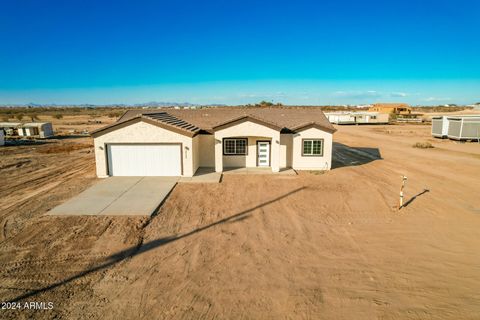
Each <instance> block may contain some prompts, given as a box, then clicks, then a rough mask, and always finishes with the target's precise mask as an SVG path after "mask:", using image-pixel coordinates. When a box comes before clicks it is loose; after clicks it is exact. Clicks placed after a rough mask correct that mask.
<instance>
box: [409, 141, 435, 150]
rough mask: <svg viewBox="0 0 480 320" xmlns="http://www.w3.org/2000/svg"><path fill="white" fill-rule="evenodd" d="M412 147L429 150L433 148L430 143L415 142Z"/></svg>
mask: <svg viewBox="0 0 480 320" xmlns="http://www.w3.org/2000/svg"><path fill="white" fill-rule="evenodd" d="M412 147H414V148H418V149H431V148H435V147H434V146H433V145H432V144H431V143H430V142H417V143H415V144H414V145H413V146H412Z"/></svg>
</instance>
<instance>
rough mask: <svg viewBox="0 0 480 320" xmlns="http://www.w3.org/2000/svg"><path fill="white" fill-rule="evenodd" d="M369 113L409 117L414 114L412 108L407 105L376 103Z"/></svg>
mask: <svg viewBox="0 0 480 320" xmlns="http://www.w3.org/2000/svg"><path fill="white" fill-rule="evenodd" d="M368 111H370V112H380V113H388V114H391V113H394V114H397V115H399V114H401V115H407V114H411V113H412V108H410V107H409V105H408V104H405V103H375V104H373V105H372V106H371V107H370V108H369V109H368Z"/></svg>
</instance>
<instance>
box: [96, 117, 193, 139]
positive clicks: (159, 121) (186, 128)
mask: <svg viewBox="0 0 480 320" xmlns="http://www.w3.org/2000/svg"><path fill="white" fill-rule="evenodd" d="M138 122H145V123H148V124H151V125H154V126H157V127H160V128H162V129H165V130H169V131H172V132H175V133H178V134H182V135H184V136H187V137H194V136H195V135H197V134H198V133H199V132H200V128H198V127H196V126H194V125H192V124H190V123H188V122H186V121H183V120H181V119H178V118H176V117H173V116H171V115H169V114H168V113H166V112H159V113H155V114H144V115H139V116H136V117H134V118H130V119H127V120H125V121H117V122H115V123H113V124H111V125H109V126H106V127H103V128H100V129H98V130H95V131H93V132H92V133H91V135H92V137H94V138H96V137H99V136H102V135H104V134H106V133H109V132H112V131H115V130H118V129H121V128H124V127H126V126H129V125H132V124H134V123H138Z"/></svg>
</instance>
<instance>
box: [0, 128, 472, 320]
mask: <svg viewBox="0 0 480 320" xmlns="http://www.w3.org/2000/svg"><path fill="white" fill-rule="evenodd" d="M429 129H430V128H429V127H428V126H415V125H404V126H348V127H340V128H339V131H338V132H337V133H336V134H335V141H336V144H335V161H334V164H335V168H334V169H333V170H331V171H329V172H327V173H324V174H315V173H309V172H302V173H301V174H299V175H298V176H271V175H268V176H259V175H251V176H239V175H229V176H225V177H224V178H223V181H222V183H220V184H205V185H199V184H194V185H192V184H179V185H177V186H176V187H175V189H174V190H173V192H172V194H171V195H170V197H169V198H168V199H167V201H166V202H165V204H164V205H163V207H162V208H161V209H160V210H159V212H158V213H157V214H156V215H155V216H154V217H153V218H151V219H146V218H138V219H137V218H120V217H101V218H100V217H61V218H60V217H50V216H44V213H45V212H46V211H47V210H48V209H49V208H52V207H53V206H55V205H57V204H59V203H61V202H62V201H65V200H66V199H68V198H69V197H71V196H73V195H74V194H77V193H79V192H81V191H82V190H84V189H85V188H87V187H88V186H90V185H91V184H92V183H94V182H95V178H94V165H93V153H92V152H91V149H90V148H88V147H84V148H83V147H82V148H80V149H75V148H72V149H74V150H72V151H71V152H65V151H63V152H62V153H59V154H55V153H47V151H46V150H47V148H51V147H52V146H51V145H36V146H22V147H8V148H6V149H2V151H1V162H0V175H1V177H2V184H1V185H0V199H1V200H0V208H1V210H0V212H1V213H0V214H1V216H0V226H1V227H2V232H0V300H3V301H5V300H7V301H8V300H15V299H21V301H44V302H49V301H51V302H53V303H54V308H53V309H52V310H43V311H28V310H9V311H7V310H0V317H1V318H13V317H16V318H24V319H27V318H30V317H35V318H54V317H57V318H73V319H77V318H79V319H172V318H173V319H279V318H280V319H318V318H322V319H478V317H479V315H480V293H479V292H480V291H479V290H478V289H479V288H480V255H479V254H478V253H479V248H480V237H479V235H480V197H479V190H480V179H479V177H480V145H479V144H472V143H467V144H464V143H463V144H462V143H455V142H453V141H448V140H436V139H432V138H430V136H429ZM425 141H429V142H431V143H432V144H433V145H434V146H435V148H433V149H416V148H412V145H413V144H414V143H415V142H425ZM56 143H58V144H59V145H63V144H72V143H81V144H88V143H91V142H89V140H88V139H85V140H83V139H75V140H68V139H67V140H62V141H58V142H56ZM60 150H62V149H60ZM49 152H53V151H52V150H51V149H50V151H49ZM403 174H405V175H406V176H408V179H409V180H408V182H407V187H406V190H405V191H406V192H405V193H406V200H407V203H408V205H407V206H406V207H405V208H403V209H402V210H400V211H398V208H397V202H398V191H399V185H400V181H401V179H400V176H401V175H403ZM425 189H427V190H429V191H425Z"/></svg>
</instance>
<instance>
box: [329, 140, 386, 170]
mask: <svg viewBox="0 0 480 320" xmlns="http://www.w3.org/2000/svg"><path fill="white" fill-rule="evenodd" d="M375 160H382V155H381V154H380V150H379V149H378V148H366V147H350V146H347V145H345V144H342V143H339V142H334V143H333V146H332V169H336V168H342V167H350V166H361V165H363V164H367V163H369V162H372V161H375Z"/></svg>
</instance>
